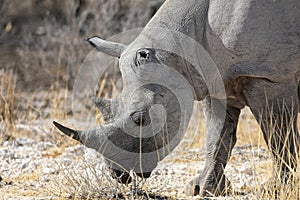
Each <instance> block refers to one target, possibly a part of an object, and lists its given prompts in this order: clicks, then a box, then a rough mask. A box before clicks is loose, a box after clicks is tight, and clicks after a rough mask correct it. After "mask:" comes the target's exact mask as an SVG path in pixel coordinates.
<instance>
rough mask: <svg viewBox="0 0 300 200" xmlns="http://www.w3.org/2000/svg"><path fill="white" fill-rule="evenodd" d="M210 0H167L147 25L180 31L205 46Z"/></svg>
mask: <svg viewBox="0 0 300 200" xmlns="http://www.w3.org/2000/svg"><path fill="white" fill-rule="evenodd" d="M208 7H209V0H189V1H181V0H173V1H170V0H167V1H166V2H165V3H164V4H163V5H162V6H161V8H160V9H159V10H158V11H157V13H156V14H155V15H154V17H153V18H152V19H151V20H150V22H149V23H148V24H147V25H146V28H147V27H159V28H162V29H169V30H173V31H179V32H181V33H183V34H185V35H188V36H190V37H191V38H193V39H194V40H196V41H197V42H198V43H200V44H201V45H202V46H205V31H206V30H205V29H206V21H207V16H208Z"/></svg>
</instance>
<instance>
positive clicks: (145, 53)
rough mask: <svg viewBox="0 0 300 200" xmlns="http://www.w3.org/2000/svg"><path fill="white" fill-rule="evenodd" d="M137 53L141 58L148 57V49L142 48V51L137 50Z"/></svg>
mask: <svg viewBox="0 0 300 200" xmlns="http://www.w3.org/2000/svg"><path fill="white" fill-rule="evenodd" d="M138 55H139V57H140V58H141V59H149V57H150V52H149V51H148V50H146V51H144V50H142V51H139V52H138Z"/></svg>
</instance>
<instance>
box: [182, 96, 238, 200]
mask: <svg viewBox="0 0 300 200" xmlns="http://www.w3.org/2000/svg"><path fill="white" fill-rule="evenodd" d="M204 106H205V110H204V112H205V118H206V122H207V141H206V145H207V147H206V148H207V155H206V162H205V167H204V170H203V172H202V174H201V175H200V176H199V177H196V178H195V179H194V180H192V181H191V182H190V183H189V185H188V188H187V195H198V194H199V195H200V196H211V195H214V196H219V195H223V194H225V193H226V192H227V191H228V190H227V189H228V188H230V182H229V181H228V180H227V178H226V177H225V175H224V169H225V167H226V164H227V161H228V159H229V157H230V155H231V151H232V149H233V147H234V145H235V143H236V128H237V123H238V118H239V115H240V109H238V108H235V107H232V106H229V105H227V106H226V105H224V103H223V102H222V101H221V100H217V99H213V98H206V99H205V101H204ZM224 117H225V122H224Z"/></svg>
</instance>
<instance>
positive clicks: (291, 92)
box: [244, 79, 300, 187]
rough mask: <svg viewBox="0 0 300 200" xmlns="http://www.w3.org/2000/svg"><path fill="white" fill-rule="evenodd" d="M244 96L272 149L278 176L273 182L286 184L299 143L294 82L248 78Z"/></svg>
mask: <svg viewBox="0 0 300 200" xmlns="http://www.w3.org/2000/svg"><path fill="white" fill-rule="evenodd" d="M244 95H245V96H246V98H247V101H248V103H249V106H250V108H251V110H252V112H253V114H254V116H255V117H256V119H257V121H258V122H259V124H260V126H261V129H262V131H263V135H264V139H265V141H266V143H267V145H268V147H269V149H270V150H271V151H272V154H273V157H274V161H275V165H276V167H275V169H276V173H277V175H278V176H273V177H278V178H279V180H273V181H274V184H276V183H278V181H281V182H282V183H286V182H287V181H288V179H289V177H290V176H291V175H293V172H295V170H296V168H297V157H298V153H299V144H300V137H299V133H298V128H297V117H298V111H299V99H298V85H297V81H296V80H288V81H287V82H285V83H276V84H275V83H273V82H270V81H268V80H265V79H254V80H250V81H249V86H248V87H247V88H246V89H245V91H244ZM291 172H292V173H291ZM274 186H275V185H273V186H272V187H274Z"/></svg>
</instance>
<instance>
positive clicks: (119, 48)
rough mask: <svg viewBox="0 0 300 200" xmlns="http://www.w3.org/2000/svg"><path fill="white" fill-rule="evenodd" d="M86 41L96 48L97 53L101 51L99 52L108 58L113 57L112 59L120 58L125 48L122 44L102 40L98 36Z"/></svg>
mask: <svg viewBox="0 0 300 200" xmlns="http://www.w3.org/2000/svg"><path fill="white" fill-rule="evenodd" d="M87 41H88V42H89V43H90V44H91V45H92V46H94V47H96V49H97V50H98V51H101V52H103V53H106V54H108V55H110V56H114V57H118V58H120V56H121V54H122V52H123V51H124V50H125V49H126V47H127V46H126V45H124V44H120V43H116V42H110V41H106V40H103V39H101V38H100V37H98V36H94V37H91V38H88V39H87Z"/></svg>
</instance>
